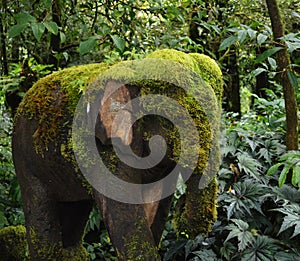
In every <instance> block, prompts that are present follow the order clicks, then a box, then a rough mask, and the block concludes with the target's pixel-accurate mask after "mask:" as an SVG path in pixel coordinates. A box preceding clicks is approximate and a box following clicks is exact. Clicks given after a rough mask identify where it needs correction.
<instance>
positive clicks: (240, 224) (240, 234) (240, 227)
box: [225, 219, 254, 251]
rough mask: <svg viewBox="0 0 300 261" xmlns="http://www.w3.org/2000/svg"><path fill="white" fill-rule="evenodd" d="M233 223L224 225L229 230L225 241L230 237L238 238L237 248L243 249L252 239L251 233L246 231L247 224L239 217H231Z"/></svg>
mask: <svg viewBox="0 0 300 261" xmlns="http://www.w3.org/2000/svg"><path fill="white" fill-rule="evenodd" d="M231 221H233V222H234V223H235V224H230V225H228V226H227V227H226V229H228V230H229V231H230V232H229V234H228V236H227V238H226V240H225V242H227V241H228V240H230V239H231V238H235V237H237V238H238V249H239V251H243V250H245V249H246V247H247V246H248V245H249V244H251V243H252V242H253V241H254V237H253V234H252V233H251V232H250V231H248V229H249V225H248V224H247V223H246V222H244V221H243V220H240V219H232V220H231Z"/></svg>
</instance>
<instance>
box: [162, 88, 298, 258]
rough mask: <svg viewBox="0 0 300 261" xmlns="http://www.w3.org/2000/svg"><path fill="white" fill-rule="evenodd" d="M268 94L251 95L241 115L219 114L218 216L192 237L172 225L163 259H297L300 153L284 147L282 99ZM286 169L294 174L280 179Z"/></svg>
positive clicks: (165, 242) (163, 242) (168, 232)
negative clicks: (265, 96)
mask: <svg viewBox="0 0 300 261" xmlns="http://www.w3.org/2000/svg"><path fill="white" fill-rule="evenodd" d="M268 95H269V99H268V100H266V99H263V98H259V97H257V96H254V103H253V106H252V109H251V110H249V111H248V112H247V114H245V115H243V116H242V117H241V118H238V117H237V115H234V114H233V113H225V114H224V115H223V124H224V126H223V133H222V139H221V149H222V155H223V161H222V166H221V168H220V171H219V173H218V174H217V178H218V182H219V197H218V220H217V222H216V223H215V225H214V226H213V228H212V231H211V232H209V233H207V234H206V235H199V236H198V237H196V238H195V239H190V238H189V236H188V235H181V238H176V237H175V234H174V231H173V228H172V225H170V226H169V230H168V231H166V233H165V235H164V239H163V241H162V248H163V250H164V255H163V260H164V261H176V260H194V261H195V260H203V261H208V260H212V261H217V260H228V261H229V260H230V261H235V260H242V261H243V260H247V261H249V260H253V261H257V260H261V261H266V260H280V261H285V260H286V261H287V260H299V256H300V244H299V239H300V205H299V203H300V191H299V190H298V184H299V183H298V182H299V179H298V167H299V152H286V148H285V145H284V144H285V140H284V139H285V118H284V117H285V116H284V101H283V99H282V98H281V97H277V96H276V95H275V94H274V92H272V91H268ZM289 171H292V173H293V174H294V175H295V177H294V178H293V179H292V182H291V184H289V183H287V182H286V184H284V181H285V178H286V174H287V173H288V172H289ZM268 174H273V175H268ZM293 185H295V186H296V187H295V186H293ZM199 222H201V221H199Z"/></svg>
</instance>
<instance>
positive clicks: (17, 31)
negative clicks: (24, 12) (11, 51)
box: [8, 23, 28, 38]
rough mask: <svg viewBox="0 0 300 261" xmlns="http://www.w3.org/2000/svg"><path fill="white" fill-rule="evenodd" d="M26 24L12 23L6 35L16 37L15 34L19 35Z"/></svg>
mask: <svg viewBox="0 0 300 261" xmlns="http://www.w3.org/2000/svg"><path fill="white" fill-rule="evenodd" d="M27 25H28V24H26V23H25V24H17V25H13V26H12V27H11V28H10V29H9V32H8V36H9V37H11V38H12V37H16V36H18V35H20V34H21V33H22V31H23V30H24V29H25V27H26V26H27Z"/></svg>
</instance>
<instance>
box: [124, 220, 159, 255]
mask: <svg viewBox="0 0 300 261" xmlns="http://www.w3.org/2000/svg"><path fill="white" fill-rule="evenodd" d="M145 223H146V224H147V220H146V219H145V218H141V219H140V220H139V221H138V223H136V227H137V230H136V233H135V234H134V235H133V236H132V237H130V238H128V239H127V240H126V242H125V246H124V249H126V253H120V252H119V253H118V257H119V260H124V261H125V260H126V261H144V260H149V261H151V260H153V261H154V260H155V261H157V260H160V256H159V254H158V249H157V247H156V246H155V245H153V244H151V243H150V242H148V238H145V233H144V231H143V230H142V227H144V226H145ZM141 242H142V243H141Z"/></svg>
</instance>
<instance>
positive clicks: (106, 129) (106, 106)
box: [95, 80, 138, 145]
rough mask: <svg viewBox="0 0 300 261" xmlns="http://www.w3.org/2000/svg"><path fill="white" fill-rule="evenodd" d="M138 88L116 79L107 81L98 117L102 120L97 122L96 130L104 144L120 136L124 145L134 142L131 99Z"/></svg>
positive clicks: (97, 135)
mask: <svg viewBox="0 0 300 261" xmlns="http://www.w3.org/2000/svg"><path fill="white" fill-rule="evenodd" d="M137 89H138V88H137V87H134V86H127V85H124V84H122V83H119V82H117V81H114V80H110V81H108V82H107V83H106V86H105V89H104V94H103V97H102V99H101V109H100V111H99V117H98V118H100V122H99V121H98V122H97V124H96V132H95V133H96V137H97V138H98V139H99V140H100V141H101V142H102V143H103V144H107V143H108V142H109V141H110V140H111V139H113V138H119V139H120V140H121V142H122V143H123V144H124V145H130V144H131V143H132V140H133V129H132V125H133V123H134V119H133V116H132V112H133V108H132V104H131V103H130V101H131V99H132V98H134V97H135V95H136V93H137ZM125 105H126V109H125V108H124V107H125ZM99 125H101V126H99Z"/></svg>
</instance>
